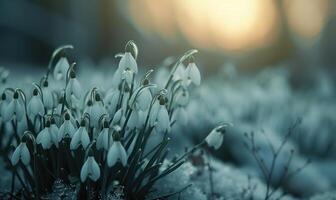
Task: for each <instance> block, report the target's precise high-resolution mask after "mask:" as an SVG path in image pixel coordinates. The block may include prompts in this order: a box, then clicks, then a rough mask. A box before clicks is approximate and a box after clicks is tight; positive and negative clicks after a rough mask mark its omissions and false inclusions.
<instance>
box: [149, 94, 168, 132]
mask: <svg viewBox="0 0 336 200" xmlns="http://www.w3.org/2000/svg"><path fill="white" fill-rule="evenodd" d="M165 104H166V99H165V98H164V97H160V99H159V102H158V103H157V102H155V103H154V104H153V107H152V110H153V111H152V112H151V113H152V114H151V116H150V117H151V124H152V125H155V128H156V129H157V130H158V131H160V132H164V131H169V129H170V120H169V115H168V111H167V109H166V106H165Z"/></svg>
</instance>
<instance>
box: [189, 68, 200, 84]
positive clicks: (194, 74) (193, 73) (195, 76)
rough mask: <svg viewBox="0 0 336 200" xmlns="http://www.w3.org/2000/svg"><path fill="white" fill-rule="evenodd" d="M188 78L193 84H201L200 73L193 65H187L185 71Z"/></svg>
mask: <svg viewBox="0 0 336 200" xmlns="http://www.w3.org/2000/svg"><path fill="white" fill-rule="evenodd" d="M186 73H187V76H188V78H190V80H191V81H192V82H193V83H194V84H195V85H200V84H201V73H200V71H199V70H198V68H197V66H196V64H195V63H189V64H188V66H187V69H186Z"/></svg>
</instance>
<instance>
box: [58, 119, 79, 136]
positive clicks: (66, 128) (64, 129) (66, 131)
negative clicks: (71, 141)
mask: <svg viewBox="0 0 336 200" xmlns="http://www.w3.org/2000/svg"><path fill="white" fill-rule="evenodd" d="M75 132H76V128H75V127H74V125H73V124H72V122H71V120H70V115H69V113H65V115H64V122H63V124H62V125H61V127H60V129H59V131H58V137H57V140H58V142H60V141H61V140H62V139H63V138H64V137H69V138H72V136H73V135H74V134H75Z"/></svg>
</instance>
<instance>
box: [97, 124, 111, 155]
mask: <svg viewBox="0 0 336 200" xmlns="http://www.w3.org/2000/svg"><path fill="white" fill-rule="evenodd" d="M108 144H109V135H108V128H104V129H103V130H102V131H101V132H100V133H99V135H98V137H97V143H96V147H97V149H98V150H99V149H105V150H106V151H107V150H108V148H109V145H108Z"/></svg>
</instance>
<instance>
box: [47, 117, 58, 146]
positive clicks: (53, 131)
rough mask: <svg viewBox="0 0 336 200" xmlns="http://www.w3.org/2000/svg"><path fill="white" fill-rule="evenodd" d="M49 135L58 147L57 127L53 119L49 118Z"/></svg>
mask: <svg viewBox="0 0 336 200" xmlns="http://www.w3.org/2000/svg"><path fill="white" fill-rule="evenodd" d="M49 131H50V136H51V140H52V142H53V143H54V144H55V146H56V147H57V148H58V142H59V141H58V135H59V129H58V127H57V125H56V123H55V120H54V119H52V120H51V125H50V129H49Z"/></svg>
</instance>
